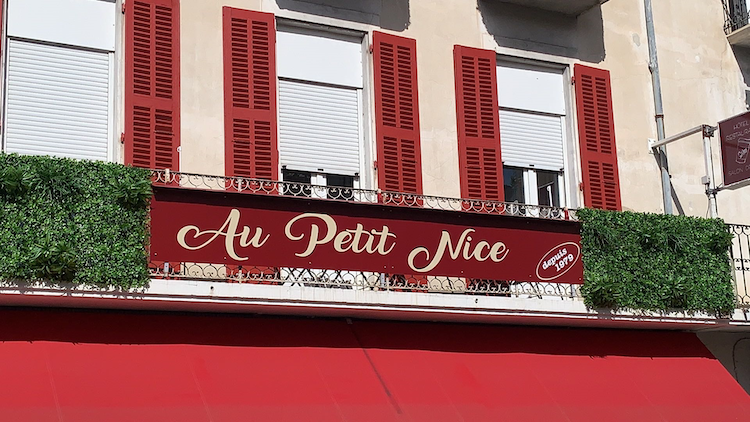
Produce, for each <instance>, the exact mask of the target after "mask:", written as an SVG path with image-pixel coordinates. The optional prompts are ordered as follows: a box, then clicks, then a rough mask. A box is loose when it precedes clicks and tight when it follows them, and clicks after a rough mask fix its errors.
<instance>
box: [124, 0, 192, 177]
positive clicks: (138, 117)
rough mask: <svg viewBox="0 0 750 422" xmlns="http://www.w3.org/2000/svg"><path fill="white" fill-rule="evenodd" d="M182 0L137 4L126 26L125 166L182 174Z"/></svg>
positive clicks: (130, 9) (130, 8)
mask: <svg viewBox="0 0 750 422" xmlns="http://www.w3.org/2000/svg"><path fill="white" fill-rule="evenodd" d="M178 13H179V1H178V0H133V2H132V3H129V4H128V5H127V10H126V24H125V34H126V36H125V39H126V43H127V45H126V48H125V164H132V165H133V166H137V167H146V168H156V169H171V170H179V154H178V148H179V146H180V53H179V51H180V44H179V14H178Z"/></svg>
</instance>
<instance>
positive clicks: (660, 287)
mask: <svg viewBox="0 0 750 422" xmlns="http://www.w3.org/2000/svg"><path fill="white" fill-rule="evenodd" d="M577 215H578V218H579V219H580V220H581V248H582V253H583V265H584V285H583V286H582V288H581V291H582V293H583V295H584V298H585V302H586V306H588V307H589V308H607V309H615V310H618V309H622V310H635V311H655V312H667V311H672V310H680V311H686V312H689V313H692V312H706V313H709V314H718V315H726V314H728V313H730V312H732V311H733V310H734V308H735V294H734V286H733V283H732V270H731V264H730V262H729V256H728V249H729V247H730V245H731V242H732V235H731V234H730V233H729V232H728V231H727V228H726V225H725V224H724V222H723V221H722V220H719V219H713V220H709V219H703V218H696V217H684V216H673V215H658V214H644V213H633V212H611V211H599V210H592V209H581V210H578V211H577Z"/></svg>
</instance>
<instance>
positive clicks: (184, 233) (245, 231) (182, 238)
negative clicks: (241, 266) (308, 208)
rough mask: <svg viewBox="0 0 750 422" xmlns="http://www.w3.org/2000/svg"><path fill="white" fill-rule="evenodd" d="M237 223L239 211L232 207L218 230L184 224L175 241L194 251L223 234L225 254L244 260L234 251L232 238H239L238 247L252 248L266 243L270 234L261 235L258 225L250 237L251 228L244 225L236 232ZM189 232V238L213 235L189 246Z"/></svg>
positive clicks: (237, 259)
mask: <svg viewBox="0 0 750 422" xmlns="http://www.w3.org/2000/svg"><path fill="white" fill-rule="evenodd" d="M239 224H240V211H239V210H237V209H232V211H230V212H229V216H228V217H227V219H226V221H224V224H223V225H222V226H221V228H220V229H219V230H205V231H201V230H200V228H198V226H193V225H190V226H185V227H183V228H181V229H180V231H178V232H177V243H179V244H180V246H182V247H183V248H185V249H187V250H191V251H195V250H198V249H202V248H204V247H206V246H207V245H208V244H210V243H211V242H213V241H214V240H216V238H217V237H219V236H224V247H225V248H226V251H227V254H228V255H229V256H230V257H231V258H232V259H234V260H236V261H246V260H247V259H248V258H247V257H240V256H239V255H237V253H236V252H235V250H234V239H236V238H239V243H240V247H243V248H246V247H248V246H252V247H254V248H260V247H261V246H263V244H265V243H266V241H267V240H268V238H269V237H270V235H268V234H267V235H266V236H265V237H263V229H261V228H260V227H258V228H256V229H255V233H253V235H252V237H251V236H250V234H251V229H250V227H247V226H244V227H243V228H242V232H241V233H237V228H238V227H239ZM190 234H192V236H191V237H190V240H198V238H199V237H203V236H208V235H213V236H211V237H210V238H208V239H207V240H206V241H204V242H203V243H201V244H199V245H197V246H191V245H189V244H188V242H187V237H188V235H190Z"/></svg>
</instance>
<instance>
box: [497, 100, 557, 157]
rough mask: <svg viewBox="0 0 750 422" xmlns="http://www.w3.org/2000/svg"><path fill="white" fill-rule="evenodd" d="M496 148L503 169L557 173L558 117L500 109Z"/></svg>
mask: <svg viewBox="0 0 750 422" xmlns="http://www.w3.org/2000/svg"><path fill="white" fill-rule="evenodd" d="M500 146H501V150H502V158H503V164H504V165H506V166H514V167H531V168H536V169H542V170H554V171H560V170H561V169H562V168H563V128H562V117H561V116H550V115H543V114H534V113H525V112H521V111H513V110H500Z"/></svg>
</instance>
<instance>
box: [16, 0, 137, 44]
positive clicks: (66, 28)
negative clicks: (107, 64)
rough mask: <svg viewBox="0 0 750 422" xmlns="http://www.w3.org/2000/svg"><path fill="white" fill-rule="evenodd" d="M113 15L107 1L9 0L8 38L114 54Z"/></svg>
mask: <svg viewBox="0 0 750 422" xmlns="http://www.w3.org/2000/svg"><path fill="white" fill-rule="evenodd" d="M131 7H132V6H131ZM116 15H117V14H116V8H115V3H114V2H108V1H99V0H10V1H9V4H8V36H10V37H19V38H26V39H31V40H40V41H48V42H52V43H56V44H67V45H74V46H79V47H87V48H94V49H98V50H106V51H114V50H115V16H116Z"/></svg>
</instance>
